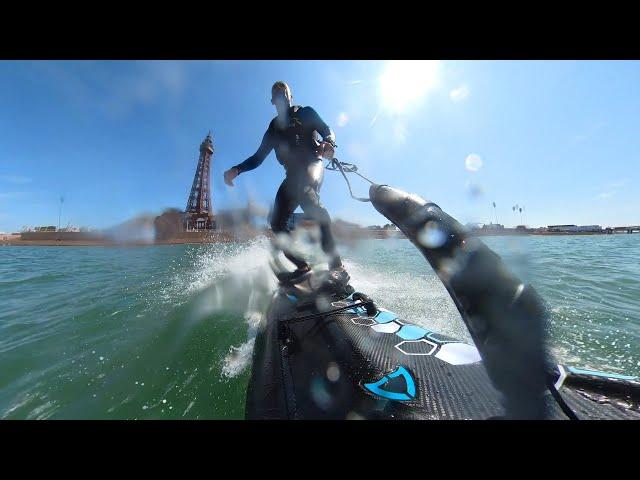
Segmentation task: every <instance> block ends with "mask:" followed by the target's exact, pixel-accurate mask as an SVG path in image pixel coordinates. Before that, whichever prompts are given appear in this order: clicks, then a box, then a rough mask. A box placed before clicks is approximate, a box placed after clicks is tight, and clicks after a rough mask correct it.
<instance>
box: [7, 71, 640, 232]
mask: <svg viewBox="0 0 640 480" xmlns="http://www.w3.org/2000/svg"><path fill="white" fill-rule="evenodd" d="M275 80H285V81H287V82H288V83H289V84H290V85H291V87H292V90H293V95H294V103H297V104H301V105H311V106H313V107H314V108H315V109H316V110H317V111H318V112H319V113H320V115H321V116H322V117H323V118H324V120H325V121H326V122H327V123H328V124H329V125H331V126H332V128H333V129H334V130H335V132H336V140H337V143H338V147H339V148H338V149H337V152H336V156H337V157H338V158H340V159H341V160H344V161H348V162H353V163H356V164H358V166H359V168H360V170H361V171H362V172H363V173H364V174H365V175H367V176H369V177H370V178H372V179H374V180H376V181H378V182H379V183H386V184H389V185H393V186H396V187H399V188H402V189H404V190H407V191H410V192H414V193H417V194H419V195H421V196H423V197H425V198H427V199H430V200H432V201H435V202H436V203H438V204H439V205H440V206H441V207H442V208H443V209H444V210H445V211H447V212H448V213H450V214H451V215H453V216H454V217H456V218H457V219H458V220H460V221H462V222H464V223H466V222H469V221H478V222H489V221H491V220H494V221H495V218H496V217H495V215H496V214H497V219H498V221H499V222H500V223H504V224H506V225H508V226H512V225H516V224H518V223H520V218H519V215H516V214H514V213H513V211H512V208H511V207H512V206H513V205H515V204H518V205H520V206H524V212H523V220H524V223H526V224H528V225H532V226H541V225H548V224H554V223H577V224H600V225H603V226H608V225H611V226H617V225H625V224H640V213H638V212H640V196H639V195H638V188H637V184H638V181H639V180H640V178H639V177H640V176H639V173H640V158H639V152H640V148H639V147H640V122H638V114H639V112H640V88H638V85H640V62H637V61H629V62H623V61H439V62H426V63H424V62H422V63H421V62H410V63H408V64H406V63H402V62H388V61H198V62H191V61H178V62H157V61H148V62H147V61H145V62H138V61H64V62H62V61H61V62H57V61H28V62H27V61H24V62H23V61H19V62H18V61H2V62H0V231H17V230H18V229H19V228H20V227H22V226H23V225H27V226H34V225H44V224H48V225H54V224H57V221H58V207H59V198H60V196H61V195H63V196H64V198H65V202H64V207H63V212H62V224H63V225H66V224H67V223H71V224H72V225H78V226H90V227H94V228H101V227H107V226H110V225H113V224H116V223H119V222H121V221H123V220H126V219H128V218H131V217H132V216H135V215H137V214H141V213H149V212H152V213H159V212H160V211H162V209H164V208H167V207H177V208H181V209H182V208H184V206H185V203H186V201H187V197H188V194H189V188H190V186H191V182H192V179H193V174H194V169H195V166H196V162H197V157H198V146H199V144H200V142H201V141H202V139H203V138H204V137H205V135H206V134H207V132H208V131H209V130H211V131H212V133H213V137H214V144H215V148H216V151H215V153H214V161H213V168H212V181H211V183H212V189H213V205H214V210H215V209H216V208H227V207H232V206H241V205H244V204H246V200H247V198H248V197H249V196H250V197H251V198H252V199H253V200H254V201H256V202H259V203H261V204H263V205H265V206H268V205H269V204H270V203H271V202H272V201H273V198H274V196H275V192H276V190H277V188H278V186H279V184H280V181H281V180H282V178H283V175H284V172H283V169H282V167H281V166H280V165H279V164H278V163H277V161H276V159H275V155H274V154H273V153H272V154H271V155H270V156H269V157H268V158H267V159H266V160H265V162H264V163H263V164H262V166H260V167H259V168H258V169H256V170H254V171H252V172H249V173H246V174H243V175H241V176H240V177H239V178H238V180H237V182H236V187H235V188H229V187H227V186H225V185H224V183H223V181H222V172H223V171H224V170H225V169H226V168H228V167H230V166H232V165H235V164H237V163H239V162H241V161H242V160H244V159H245V158H247V157H248V156H249V155H251V154H252V153H253V152H254V151H255V150H256V148H257V147H258V144H259V142H260V139H261V138H262V134H263V133H264V131H265V129H266V127H267V125H268V123H269V121H270V119H271V118H272V117H273V116H274V115H275V110H274V108H273V106H272V105H271V104H270V102H269V99H270V86H271V84H272V83H273V82H274V81H275ZM478 158H479V160H478ZM353 184H354V188H355V190H356V194H359V195H366V193H367V184H365V183H364V182H363V181H361V180H359V179H358V178H357V177H356V178H355V179H354V181H353ZM322 200H323V203H324V204H325V206H327V207H328V209H329V211H330V213H331V214H332V216H333V217H334V218H343V219H345V220H350V221H355V222H357V223H361V224H365V225H368V224H382V223H386V221H385V219H384V218H383V217H381V216H380V215H378V214H377V213H376V212H375V210H374V209H373V207H372V206H371V205H370V204H361V203H359V202H355V201H353V200H351V199H350V197H349V196H348V191H347V189H346V185H345V184H344V181H343V180H342V178H341V177H340V175H339V174H337V173H334V172H327V173H326V175H325V182H324V185H323V188H322ZM492 202H496V205H497V208H496V211H495V212H494V209H493V207H492V206H491V203H492Z"/></svg>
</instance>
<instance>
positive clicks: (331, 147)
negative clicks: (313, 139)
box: [307, 107, 337, 160]
mask: <svg viewBox="0 0 640 480" xmlns="http://www.w3.org/2000/svg"><path fill="white" fill-rule="evenodd" d="M307 108H308V110H309V117H310V123H311V126H312V128H313V129H314V130H315V131H316V132H318V133H319V134H320V135H321V136H322V143H321V144H320V145H318V148H317V150H316V155H319V156H321V157H324V158H326V159H328V160H331V159H332V158H333V157H334V155H335V148H336V147H337V145H336V137H335V134H334V133H333V130H331V127H329V125H327V124H326V123H325V122H324V120H322V118H320V115H318V112H316V111H315V110H314V109H313V108H311V107H307Z"/></svg>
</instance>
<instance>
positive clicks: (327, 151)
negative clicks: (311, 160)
mask: <svg viewBox="0 0 640 480" xmlns="http://www.w3.org/2000/svg"><path fill="white" fill-rule="evenodd" d="M316 155H318V156H320V157H323V158H325V159H327V160H331V159H333V157H334V155H335V149H334V148H333V145H331V144H330V143H329V142H322V143H321V144H320V145H318V148H316Z"/></svg>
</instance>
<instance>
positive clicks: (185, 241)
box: [0, 232, 629, 247]
mask: <svg viewBox="0 0 640 480" xmlns="http://www.w3.org/2000/svg"><path fill="white" fill-rule="evenodd" d="M594 235H606V236H609V235H611V236H613V235H615V236H618V235H629V234H628V233H623V232H620V233H599V232H523V233H511V232H509V233H505V232H500V233H484V232H483V233H477V232H474V233H472V236H475V237H526V236H546V237H565V236H594ZM259 236H267V237H271V235H270V233H269V232H262V233H260V234H256V235H248V236H234V235H232V234H226V235H216V236H214V237H212V236H211V235H202V236H201V237H199V238H198V237H191V238H171V239H164V240H156V241H115V240H105V239H96V240H89V239H83V240H68V239H64V240H62V239H58V240H55V239H42V240H36V239H32V240H22V239H21V238H19V237H17V238H16V237H14V238H3V239H0V246H6V247H149V246H161V245H200V244H208V243H245V242H247V241H250V240H251V239H253V238H256V237H259ZM337 237H338V238H340V237H341V235H339V236H337ZM350 239H351V240H353V239H354V238H350ZM357 239H358V240H364V239H373V240H387V239H404V240H406V239H407V238H406V237H405V236H404V235H402V234H401V233H399V232H394V234H393V235H375V234H373V235H358V237H357Z"/></svg>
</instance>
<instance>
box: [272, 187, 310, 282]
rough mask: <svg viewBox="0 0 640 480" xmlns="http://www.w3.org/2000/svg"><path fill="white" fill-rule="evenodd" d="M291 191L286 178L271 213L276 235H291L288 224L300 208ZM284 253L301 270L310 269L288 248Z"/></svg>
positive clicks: (279, 189)
mask: <svg viewBox="0 0 640 480" xmlns="http://www.w3.org/2000/svg"><path fill="white" fill-rule="evenodd" d="M290 190H291V188H290V185H289V183H288V182H287V179H286V178H285V179H284V181H283V182H282V184H281V185H280V188H278V193H277V194H276V200H275V202H274V205H273V211H272V212H271V230H272V231H273V233H274V234H275V235H277V234H279V233H285V234H287V235H290V230H289V227H288V225H287V223H288V221H289V217H291V214H292V213H293V212H294V211H295V209H296V208H297V207H298V200H297V199H296V198H295V195H292V192H291V191H290ZM283 253H284V256H285V257H287V258H288V259H289V260H290V261H291V262H292V263H293V264H294V265H295V266H296V267H297V268H298V269H299V270H305V269H308V268H309V264H308V263H307V262H306V261H305V260H304V259H303V258H300V257H298V256H296V255H294V254H293V253H291V252H290V251H289V250H288V249H287V248H285V249H283Z"/></svg>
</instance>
